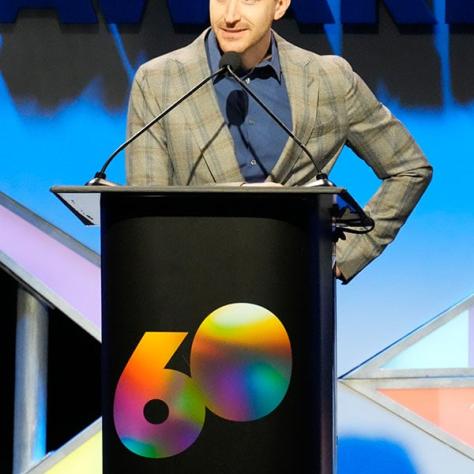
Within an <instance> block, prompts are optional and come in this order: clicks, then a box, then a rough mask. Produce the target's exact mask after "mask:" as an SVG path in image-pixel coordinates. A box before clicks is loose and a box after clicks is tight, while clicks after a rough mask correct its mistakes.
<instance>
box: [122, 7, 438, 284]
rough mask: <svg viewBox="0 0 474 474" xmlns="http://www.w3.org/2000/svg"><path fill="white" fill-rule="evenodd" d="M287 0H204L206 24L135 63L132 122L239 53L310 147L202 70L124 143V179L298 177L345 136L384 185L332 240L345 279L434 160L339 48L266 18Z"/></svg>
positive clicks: (331, 159)
mask: <svg viewBox="0 0 474 474" xmlns="http://www.w3.org/2000/svg"><path fill="white" fill-rule="evenodd" d="M290 3H291V0H210V21H211V28H209V29H206V30H205V31H204V32H203V33H202V34H201V35H200V36H199V37H198V38H197V39H196V40H195V41H194V42H193V43H191V44H190V45H188V46H186V47H185V48H182V49H179V50H177V51H173V52H171V53H169V54H166V55H164V56H161V57H158V58H155V59H153V60H151V61H149V62H147V63H146V64H144V65H143V66H141V67H140V69H139V70H138V72H137V74H136V77H135V79H134V83H133V87H132V92H131V96H130V103H129V112H128V134H129V136H131V135H133V134H134V133H136V132H137V131H138V130H139V129H141V128H142V127H143V126H144V125H145V124H147V123H148V122H150V121H151V120H152V119H153V118H154V117H156V116H157V115H159V114H160V113H161V112H162V111H163V110H165V109H166V108H167V107H168V106H169V105H170V104H172V103H173V102H175V101H176V100H178V99H179V98H180V97H182V96H183V95H185V94H186V93H187V92H188V91H189V90H190V89H191V88H192V87H193V86H194V85H196V84H197V83H199V82H200V81H202V80H203V79H205V78H206V77H208V76H210V74H211V73H212V72H215V71H217V70H218V69H219V63H220V61H221V57H222V55H223V54H224V53H227V52H230V51H235V52H237V53H239V54H240V58H241V64H242V67H241V68H240V70H239V71H237V73H238V75H239V76H240V78H241V79H242V80H243V81H244V82H245V84H247V85H248V87H250V88H251V89H252V91H253V92H254V93H255V94H256V95H257V96H258V97H260V98H261V99H262V100H263V102H264V103H265V104H266V105H268V106H269V108H270V109H271V110H272V111H273V112H274V113H275V114H276V115H277V116H278V117H279V118H280V120H281V121H282V122H283V123H284V124H285V125H286V127H287V128H288V129H290V130H292V131H293V133H294V135H295V136H296V137H298V139H299V140H301V142H302V143H303V145H304V146H306V147H307V149H308V150H309V152H310V154H311V155H312V157H313V158H314V160H311V159H310V158H309V157H308V156H307V154H305V152H304V151H303V150H302V149H301V147H300V146H299V145H298V144H297V143H296V142H295V141H294V140H293V139H292V138H290V137H289V136H288V134H287V133H286V132H285V131H284V130H283V129H282V128H281V127H280V126H278V124H277V123H276V122H275V121H274V119H273V118H272V117H270V115H268V114H267V113H266V112H265V111H264V110H263V109H262V108H261V107H260V106H259V105H258V104H257V103H256V102H255V101H254V100H253V99H252V98H251V97H250V96H249V94H248V93H247V92H245V91H243V90H242V87H241V86H240V85H239V84H238V83H237V82H236V81H235V80H234V79H233V78H232V77H230V76H228V75H225V74H220V75H218V76H216V77H215V78H214V79H213V80H212V81H210V82H207V83H206V84H205V85H204V86H203V87H202V88H200V89H199V90H198V91H197V92H196V93H194V94H193V95H192V96H191V97H189V98H188V99H186V101H184V102H183V103H182V104H181V105H179V106H178V107H177V108H176V109H174V110H173V111H172V112H170V113H169V114H167V115H166V116H165V117H163V119H162V120H161V121H159V122H158V123H157V124H156V125H154V126H153V127H152V128H151V129H150V130H149V131H148V132H146V133H144V134H143V135H142V136H140V137H139V138H138V139H137V140H135V141H134V142H132V143H131V145H130V147H129V148H128V153H127V180H128V184H131V185H190V186H192V185H205V184H212V183H233V182H239V183H242V182H247V183H262V182H267V183H270V182H274V183H280V184H282V185H285V186H300V185H304V184H306V183H309V182H311V181H312V180H314V179H315V176H316V175H317V174H318V169H316V167H315V163H317V164H318V167H319V168H320V169H322V171H323V172H325V173H329V172H330V171H331V169H332V167H333V166H334V164H335V162H336V160H337V158H338V156H339V154H340V153H341V151H342V149H343V147H344V146H345V145H348V146H350V147H351V148H352V149H353V150H354V152H355V153H356V154H357V155H358V156H359V157H360V158H361V159H363V160H364V161H365V162H366V163H367V165H368V166H370V167H371V168H372V170H373V171H374V173H375V174H376V175H377V177H378V178H379V179H380V180H381V185H380V187H379V189H378V191H377V192H376V194H375V195H374V196H373V197H372V198H371V199H370V201H369V202H368V204H367V205H366V207H365V209H364V210H365V212H366V213H367V214H368V215H370V216H371V217H372V218H373V219H374V221H375V228H374V230H373V231H372V232H370V233H369V234H364V235H352V234H351V235H348V236H347V239H346V240H343V241H341V240H340V241H339V242H338V243H337V248H336V260H337V267H336V276H337V277H339V278H340V279H342V280H344V281H349V280H350V279H352V278H353V277H354V276H355V275H356V274H357V273H358V272H359V271H360V270H361V269H362V268H364V267H365V266H366V265H367V264H368V263H369V262H370V261H371V260H373V259H374V258H375V257H376V256H377V255H379V254H380V253H381V252H382V250H383V249H384V248H385V247H386V245H387V244H389V243H390V242H391V241H392V240H393V238H394V237H395V235H396V234H397V232H398V230H399V229H400V227H401V226H402V225H403V223H404V222H405V220H406V219H407V217H408V215H409V214H410V212H411V211H412V209H413V208H414V206H415V205H416V203H417V202H418V200H419V199H420V197H421V195H422V194H423V192H424V190H425V189H426V187H427V185H428V183H429V181H430V178H431V171H432V169H431V166H430V165H429V164H428V162H427V160H426V158H425V156H424V155H423V152H422V151H421V150H420V148H419V147H418V145H417V144H416V143H415V141H414V140H413V138H412V137H411V135H410V134H409V132H408V131H407V130H406V129H405V127H404V126H403V125H402V124H401V123H400V122H399V121H398V120H397V119H396V118H395V117H394V116H393V115H392V114H391V113H390V111H389V110H388V109H387V108H386V107H385V106H383V105H382V104H381V103H380V102H379V101H378V100H377V99H376V97H375V96H374V95H373V93H372V92H371V91H370V90H369V88H368V87H367V85H366V84H365V83H364V82H363V81H362V80H361V78H360V77H359V76H358V75H357V74H356V73H355V72H354V71H353V70H352V68H351V66H350V65H349V64H348V63H347V62H346V61H345V60H344V59H342V58H341V57H337V56H320V55H318V54H315V53H312V52H309V51H306V50H303V49H301V48H299V47H297V46H295V45H293V44H291V43H289V42H287V41H285V40H284V39H283V38H281V37H280V36H279V35H277V34H276V33H275V32H274V31H273V30H272V29H271V27H272V23H273V21H276V20H278V19H280V18H282V17H283V15H284V14H285V12H286V11H287V9H288V7H289V6H290Z"/></svg>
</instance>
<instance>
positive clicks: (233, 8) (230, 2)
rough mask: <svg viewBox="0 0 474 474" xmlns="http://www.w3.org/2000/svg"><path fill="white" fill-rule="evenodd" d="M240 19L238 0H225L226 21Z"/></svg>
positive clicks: (232, 21)
mask: <svg viewBox="0 0 474 474" xmlns="http://www.w3.org/2000/svg"><path fill="white" fill-rule="evenodd" d="M239 20H240V0H227V6H226V9H225V21H226V23H236V22H237V21H239Z"/></svg>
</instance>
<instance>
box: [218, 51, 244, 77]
mask: <svg viewBox="0 0 474 474" xmlns="http://www.w3.org/2000/svg"><path fill="white" fill-rule="evenodd" d="M223 67H230V69H231V70H232V71H234V72H238V71H239V70H240V69H241V68H242V58H241V57H240V54H239V53H236V52H235V51H229V52H227V53H224V54H223V55H222V57H221V60H220V61H219V69H220V68H223Z"/></svg>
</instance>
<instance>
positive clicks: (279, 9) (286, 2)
mask: <svg viewBox="0 0 474 474" xmlns="http://www.w3.org/2000/svg"><path fill="white" fill-rule="evenodd" d="M276 2H277V5H276V8H275V15H274V16H273V19H274V20H279V19H280V18H282V17H283V15H284V14H285V13H286V10H288V8H289V7H290V4H291V0H276Z"/></svg>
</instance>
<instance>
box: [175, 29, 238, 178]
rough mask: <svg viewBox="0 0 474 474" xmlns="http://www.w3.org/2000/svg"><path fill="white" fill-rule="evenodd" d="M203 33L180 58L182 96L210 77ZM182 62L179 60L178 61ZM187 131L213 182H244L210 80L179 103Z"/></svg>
mask: <svg viewBox="0 0 474 474" xmlns="http://www.w3.org/2000/svg"><path fill="white" fill-rule="evenodd" d="M207 31H208V30H206V31H205V32H204V33H203V34H202V35H200V36H199V37H198V38H197V39H196V41H194V42H193V43H192V44H191V45H190V46H189V47H188V48H186V49H185V50H182V51H185V54H183V55H182V68H183V75H182V81H183V93H184V92H185V91H187V90H189V89H191V88H192V87H193V86H194V85H195V84H197V83H198V82H199V81H202V80H203V79H204V78H205V77H207V76H209V75H210V74H211V71H210V69H209V64H208V61H207V55H206V50H205V44H204V41H205V36H206V34H207ZM180 60H181V58H180ZM182 106H183V111H184V113H185V114H186V117H188V118H189V124H190V127H189V129H190V130H191V133H192V135H193V138H194V140H195V141H196V142H197V144H198V146H199V148H200V150H201V158H200V159H203V160H204V162H205V164H206V166H207V167H208V169H209V172H210V174H211V175H212V177H213V179H214V182H216V183H219V182H235V181H243V177H242V174H241V173H240V168H239V164H238V162H237V159H236V156H235V152H234V144H233V141H232V136H231V134H230V131H229V129H228V127H227V124H226V122H225V120H224V117H223V116H222V114H221V111H220V108H219V104H218V102H217V97H216V93H215V91H214V86H213V84H212V81H209V82H208V83H207V84H205V85H204V86H203V87H202V88H201V89H200V90H199V91H197V92H196V93H195V94H194V95H192V96H191V97H189V98H188V99H187V101H186V102H184V103H183V104H182Z"/></svg>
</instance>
